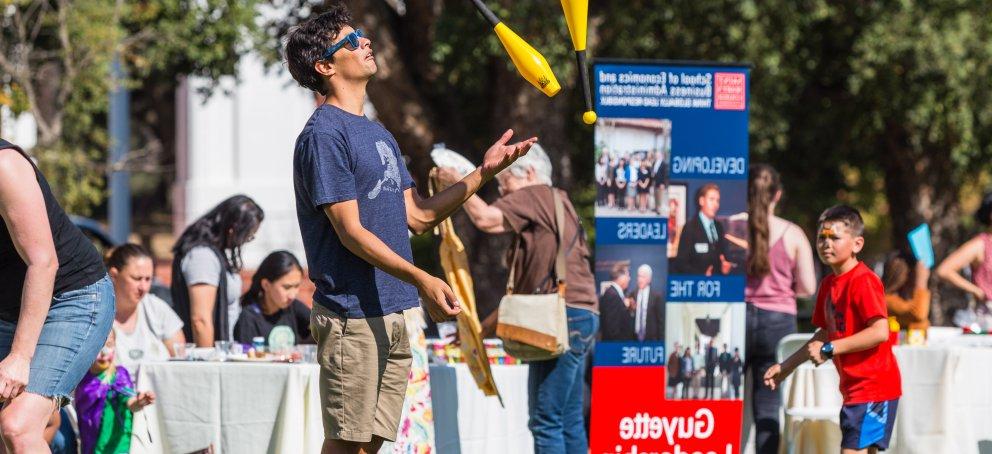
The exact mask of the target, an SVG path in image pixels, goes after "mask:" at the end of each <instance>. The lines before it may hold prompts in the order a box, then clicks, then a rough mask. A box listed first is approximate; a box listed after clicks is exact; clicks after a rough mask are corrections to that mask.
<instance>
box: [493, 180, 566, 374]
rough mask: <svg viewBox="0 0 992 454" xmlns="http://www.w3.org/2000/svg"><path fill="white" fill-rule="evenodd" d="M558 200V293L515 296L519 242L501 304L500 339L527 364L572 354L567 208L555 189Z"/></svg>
mask: <svg viewBox="0 0 992 454" xmlns="http://www.w3.org/2000/svg"><path fill="white" fill-rule="evenodd" d="M551 191H552V194H553V195H554V200H555V224H556V226H555V229H556V230H557V232H558V234H557V235H558V254H557V256H556V257H555V271H554V273H555V279H556V280H557V283H558V290H557V291H556V292H554V293H548V294H541V295H520V294H515V293H513V279H514V277H515V272H516V269H515V268H516V264H517V253H518V249H519V244H518V242H519V238H518V239H517V242H515V243H514V249H513V258H512V262H511V263H510V276H509V279H507V282H506V295H504V296H503V299H502V300H500V303H499V316H498V317H499V318H498V321H497V325H496V335H497V336H499V338H500V339H502V340H503V348H504V349H505V350H506V352H507V353H509V354H510V355H511V356H513V357H515V358H518V359H520V360H523V361H541V360H546V359H552V358H555V357H557V356H559V355H561V354H562V353H565V351H567V350H568V316H567V315H566V313H565V270H566V268H565V247H564V237H565V228H564V226H565V205H564V203H563V202H562V200H561V195H559V194H558V190H557V189H555V188H551Z"/></svg>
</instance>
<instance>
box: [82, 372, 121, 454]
mask: <svg viewBox="0 0 992 454" xmlns="http://www.w3.org/2000/svg"><path fill="white" fill-rule="evenodd" d="M134 395H135V392H134V382H132V381H131V375H130V374H128V372H127V369H125V368H124V367H121V366H117V367H112V368H109V369H107V370H105V371H102V372H100V373H98V374H94V373H92V372H89V371H87V372H86V376H85V377H83V381H81V382H80V383H79V386H77V387H76V411H77V412H78V414H79V439H80V442H81V444H82V452H83V454H90V453H101V454H116V453H127V452H129V451H130V450H131V417H132V414H131V410H130V409H129V408H128V407H127V401H128V399H130V398H131V397H134Z"/></svg>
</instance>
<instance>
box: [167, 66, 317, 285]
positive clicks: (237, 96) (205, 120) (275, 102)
mask: <svg viewBox="0 0 992 454" xmlns="http://www.w3.org/2000/svg"><path fill="white" fill-rule="evenodd" d="M239 73H240V79H241V80H240V81H237V82H236V81H235V80H234V78H233V77H229V78H225V79H224V80H223V81H222V82H221V86H220V87H218V88H217V89H216V90H215V91H214V94H213V96H211V97H210V98H208V99H206V101H205V102H204V98H203V96H202V95H200V94H198V93H197V92H196V88H197V87H202V86H204V84H205V81H203V80H198V79H196V78H191V79H190V80H189V90H186V92H185V96H186V98H187V99H186V101H187V102H186V115H187V117H186V118H187V134H186V138H185V146H186V149H187V152H186V153H187V154H186V163H187V168H186V179H185V181H180V182H177V184H179V185H180V187H181V188H182V192H183V197H182V199H184V200H178V199H177V201H176V202H177V203H180V204H182V209H183V212H182V213H181V214H180V215H179V216H177V219H176V222H179V223H181V224H182V225H181V226H177V227H179V229H177V230H179V231H181V230H182V228H185V226H186V225H188V224H190V223H192V222H193V221H195V220H196V219H197V218H198V217H200V216H201V215H203V214H204V213H206V212H207V211H208V210H210V209H211V208H213V207H214V206H215V205H216V204H217V203H219V202H220V201H222V200H224V199H225V198H227V197H230V196H231V195H234V194H239V193H240V194H245V195H247V196H249V197H251V198H253V199H254V200H255V201H256V202H257V203H258V204H259V205H260V206H261V207H262V209H263V210H265V220H264V221H263V222H262V225H261V227H260V228H259V231H258V233H257V234H256V235H255V240H254V241H252V242H251V243H249V244H248V245H247V246H246V247H245V250H244V260H245V266H246V268H255V267H257V266H258V264H259V263H260V262H261V261H262V259H263V258H264V257H265V256H266V255H267V254H268V253H269V252H272V251H274V250H277V249H287V250H289V251H291V252H293V253H294V254H296V256H297V257H298V258H299V259H300V260H301V261H305V260H306V258H305V256H304V254H303V244H302V240H301V238H300V229H299V225H298V224H297V221H296V202H295V198H294V195H293V162H292V160H293V146H294V144H295V143H296V136H297V135H298V134H299V132H300V130H302V129H303V126H304V124H306V122H307V119H309V118H310V114H311V113H312V112H313V110H314V107H315V103H314V97H313V95H312V93H311V92H310V91H308V90H306V89H304V88H302V87H300V86H298V85H297V84H296V82H295V81H293V80H292V78H291V77H290V75H289V72H288V71H279V68H272V69H271V70H269V71H268V72H266V71H265V68H264V66H263V64H262V62H261V60H260V58H258V57H257V56H254V55H251V56H247V57H245V58H243V59H242V61H241V63H240V68H239ZM180 93H183V92H182V91H180ZM179 140H180V141H182V140H184V138H183V137H179Z"/></svg>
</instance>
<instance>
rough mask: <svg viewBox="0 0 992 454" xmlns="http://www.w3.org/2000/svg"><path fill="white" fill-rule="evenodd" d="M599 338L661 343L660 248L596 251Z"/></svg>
mask: <svg viewBox="0 0 992 454" xmlns="http://www.w3.org/2000/svg"><path fill="white" fill-rule="evenodd" d="M597 252H598V254H597V256H596V269H595V277H596V286H597V288H598V289H599V318H600V334H601V335H602V338H601V339H602V340H603V341H621V342H647V341H663V340H665V278H666V276H665V275H666V265H667V260H666V258H665V256H664V245H658V246H640V245H638V246H624V245H611V246H605V247H600V248H598V249H597Z"/></svg>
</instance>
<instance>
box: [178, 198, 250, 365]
mask: <svg viewBox="0 0 992 454" xmlns="http://www.w3.org/2000/svg"><path fill="white" fill-rule="evenodd" d="M264 218H265V214H264V213H263V211H262V209H261V208H260V207H259V206H258V204H257V203H255V201H254V200H252V199H251V198H249V197H248V196H245V195H235V196H232V197H230V198H228V199H227V200H225V201H223V202H221V203H220V204H219V205H217V206H216V207H214V209H212V210H210V212H208V213H207V214H205V215H203V217H201V218H200V219H197V220H196V222H194V223H193V224H191V225H190V226H189V227H187V228H186V230H185V231H184V232H183V234H182V236H180V237H179V240H178V241H176V246H175V247H174V248H173V252H174V254H175V259H174V260H173V264H172V300H173V305H174V308H175V310H176V313H177V314H179V318H180V319H182V321H183V323H184V326H183V331H184V332H185V334H186V338H187V339H192V340H193V342H195V343H196V345H197V346H198V347H212V346H213V343H214V341H215V340H230V339H231V338H232V334H233V329H234V323H235V322H236V321H237V320H238V315H239V314H240V313H241V307H240V305H238V297H239V296H240V295H241V276H240V274H239V273H240V271H241V265H242V261H241V247H242V246H244V245H245V244H246V243H248V242H249V241H251V240H252V239H254V238H255V232H256V231H258V226H259V224H261V223H262V219H264Z"/></svg>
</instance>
